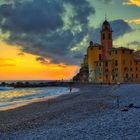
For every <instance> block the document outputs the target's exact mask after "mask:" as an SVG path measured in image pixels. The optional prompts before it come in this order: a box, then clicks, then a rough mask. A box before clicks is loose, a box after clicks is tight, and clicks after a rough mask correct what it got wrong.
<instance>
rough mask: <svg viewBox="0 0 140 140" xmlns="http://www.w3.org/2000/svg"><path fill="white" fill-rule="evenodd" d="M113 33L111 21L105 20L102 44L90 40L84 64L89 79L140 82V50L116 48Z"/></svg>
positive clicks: (101, 37)
mask: <svg viewBox="0 0 140 140" xmlns="http://www.w3.org/2000/svg"><path fill="white" fill-rule="evenodd" d="M112 33H113V31H112V28H111V26H110V24H109V22H108V21H107V20H105V21H104V23H103V25H102V29H101V31H100V39H101V44H98V43H93V42H92V41H91V42H90V44H89V47H88V48H87V54H86V55H85V57H84V61H83V64H82V67H85V66H86V67H87V68H88V81H89V82H96V83H114V82H121V83H123V82H140V52H135V51H134V50H132V49H128V48H124V47H119V48H114V47H113V39H112ZM83 81H84V80H83Z"/></svg>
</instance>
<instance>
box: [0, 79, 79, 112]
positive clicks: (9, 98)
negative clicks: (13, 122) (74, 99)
mask: <svg viewBox="0 0 140 140" xmlns="http://www.w3.org/2000/svg"><path fill="white" fill-rule="evenodd" d="M1 82H6V83H13V82H18V81H17V80H15V81H0V83H1ZM22 82H26V81H22ZM28 82H30V83H40V82H48V80H47V81H28ZM78 90H79V89H77V88H73V89H72V92H78ZM69 93H70V89H69V87H38V88H12V89H8V88H5V89H1V90H0V111H4V110H9V109H14V108H17V107H20V106H24V105H27V104H30V103H32V102H38V101H41V100H45V99H46V98H51V97H54V96H59V95H62V94H69Z"/></svg>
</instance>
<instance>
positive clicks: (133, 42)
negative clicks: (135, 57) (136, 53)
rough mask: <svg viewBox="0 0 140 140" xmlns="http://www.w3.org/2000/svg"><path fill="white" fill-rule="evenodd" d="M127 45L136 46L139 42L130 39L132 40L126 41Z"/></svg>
mask: <svg viewBox="0 0 140 140" xmlns="http://www.w3.org/2000/svg"><path fill="white" fill-rule="evenodd" d="M127 45H136V46H140V42H138V41H132V42H129V43H127Z"/></svg>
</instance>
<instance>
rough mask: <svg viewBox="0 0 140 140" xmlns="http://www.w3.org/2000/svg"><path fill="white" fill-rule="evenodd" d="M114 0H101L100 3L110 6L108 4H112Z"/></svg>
mask: <svg viewBox="0 0 140 140" xmlns="http://www.w3.org/2000/svg"><path fill="white" fill-rule="evenodd" d="M98 1H99V0H98ZM112 1H113V0H100V2H103V3H106V4H108V3H110V2H112Z"/></svg>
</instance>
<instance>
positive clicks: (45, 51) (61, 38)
mask: <svg viewBox="0 0 140 140" xmlns="http://www.w3.org/2000/svg"><path fill="white" fill-rule="evenodd" d="M66 4H70V5H72V7H73V8H74V11H73V12H75V13H74V15H73V16H72V17H70V22H71V23H72V25H71V27H72V28H73V30H72V28H71V27H69V28H68V29H66V30H64V29H63V27H64V21H63V18H62V15H63V14H64V11H65V10H64V5H66ZM85 11H86V12H85ZM94 13H95V11H94V8H93V7H91V6H90V4H89V2H88V1H87V0H81V1H80V2H79V0H70V1H69V0H33V1H27V0H26V1H25V2H23V1H22V3H21V2H18V1H15V3H14V4H4V5H1V6H0V19H2V20H0V21H1V22H0V27H1V28H2V31H3V32H7V31H8V32H10V36H9V38H8V39H7V40H6V41H7V42H8V43H10V44H18V45H21V46H22V51H24V52H29V53H32V54H37V55H40V56H42V57H47V58H50V59H51V61H52V62H53V63H61V62H62V63H68V64H70V63H77V62H78V61H75V60H72V59H73V56H74V54H73V53H71V51H70V49H71V48H72V47H73V46H74V45H75V44H77V43H79V42H80V41H81V40H82V39H83V37H84V36H85V34H86V33H87V31H88V17H89V16H90V14H94ZM3 19H4V22H3ZM78 28H80V29H79V31H77V29H78ZM75 30H76V31H75Z"/></svg>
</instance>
